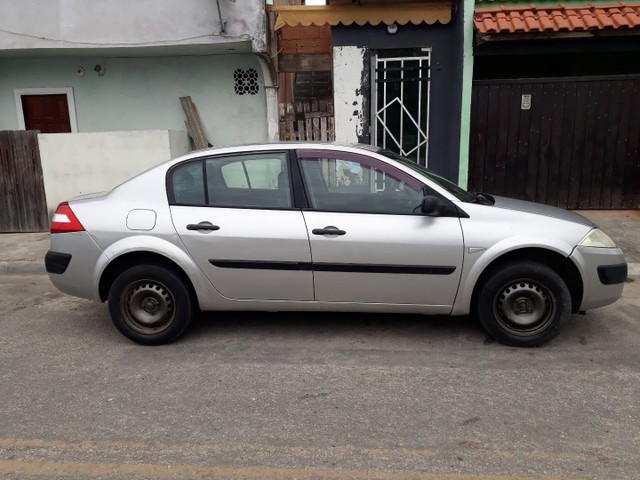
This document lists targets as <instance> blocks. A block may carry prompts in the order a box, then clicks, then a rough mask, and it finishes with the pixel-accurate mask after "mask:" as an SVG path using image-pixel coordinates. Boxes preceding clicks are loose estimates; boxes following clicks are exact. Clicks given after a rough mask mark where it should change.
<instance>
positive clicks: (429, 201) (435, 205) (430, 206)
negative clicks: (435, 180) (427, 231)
mask: <svg viewBox="0 0 640 480" xmlns="http://www.w3.org/2000/svg"><path fill="white" fill-rule="evenodd" d="M448 207H449V205H448V204H447V203H445V201H444V200H442V199H441V198H439V197H436V196H434V195H427V196H426V197H424V198H423V199H422V206H421V208H420V210H421V211H422V213H424V214H425V215H428V216H430V217H437V216H440V215H442V214H445V213H446V212H447V211H448V210H449V208H448Z"/></svg>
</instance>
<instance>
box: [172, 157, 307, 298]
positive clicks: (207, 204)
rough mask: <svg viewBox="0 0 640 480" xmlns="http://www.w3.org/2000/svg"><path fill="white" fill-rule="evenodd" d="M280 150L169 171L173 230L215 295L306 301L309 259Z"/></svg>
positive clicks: (285, 164) (303, 224)
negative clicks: (302, 266) (215, 292)
mask: <svg viewBox="0 0 640 480" xmlns="http://www.w3.org/2000/svg"><path fill="white" fill-rule="evenodd" d="M290 178H291V176H290V172H289V168H288V155H287V154H286V152H262V153H253V154H242V155H231V156H224V157H215V158H209V159H205V160H197V161H194V162H190V163H186V164H181V165H179V166H178V167H174V169H173V170H172V171H170V172H169V178H168V185H169V199H170V203H171V207H170V208H171V215H172V218H173V224H174V226H175V228H176V231H177V232H178V235H179V236H180V238H181V240H182V242H183V243H184V245H185V247H186V248H187V250H188V251H189V253H190V255H191V256H192V257H193V258H194V260H195V261H196V263H197V264H198V265H199V267H200V268H201V270H202V271H203V272H204V274H205V275H206V276H207V278H208V279H209V281H210V282H211V283H212V285H213V286H214V287H215V288H216V290H218V291H219V292H220V293H221V294H222V295H224V296H226V297H228V298H233V299H248V300H313V277H312V273H311V271H310V269H309V268H306V269H301V268H300V267H299V266H300V265H307V266H309V265H310V263H311V253H310V251H309V239H308V236H307V230H306V227H305V223H304V218H303V216H302V213H301V211H300V210H299V209H298V210H296V209H294V208H293V195H292V188H291V181H290Z"/></svg>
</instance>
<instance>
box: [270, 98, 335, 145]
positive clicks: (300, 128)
mask: <svg viewBox="0 0 640 480" xmlns="http://www.w3.org/2000/svg"><path fill="white" fill-rule="evenodd" d="M335 138H336V132H335V123H334V114H333V102H331V101H327V100H313V101H309V102H295V103H281V104H280V140H292V141H323V142H333V141H334V140H335Z"/></svg>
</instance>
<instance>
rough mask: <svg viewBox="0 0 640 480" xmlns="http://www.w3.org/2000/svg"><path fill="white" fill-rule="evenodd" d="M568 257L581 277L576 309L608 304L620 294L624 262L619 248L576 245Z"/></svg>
mask: <svg viewBox="0 0 640 480" xmlns="http://www.w3.org/2000/svg"><path fill="white" fill-rule="evenodd" d="M571 259H572V260H573V261H574V263H575V264H576V265H577V266H578V269H579V270H580V273H581V275H582V280H583V295H582V303H581V304H580V310H583V311H584V310H590V309H592V308H597V307H603V306H605V305H609V304H611V303H613V302H615V301H616V300H618V299H619V298H620V297H621V296H622V289H623V287H624V282H625V280H626V278H627V262H626V260H625V258H624V254H623V253H622V250H620V249H619V248H596V247H576V248H575V249H574V251H573V253H572V254H571Z"/></svg>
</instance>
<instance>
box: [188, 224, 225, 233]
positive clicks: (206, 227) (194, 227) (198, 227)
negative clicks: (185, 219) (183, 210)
mask: <svg viewBox="0 0 640 480" xmlns="http://www.w3.org/2000/svg"><path fill="white" fill-rule="evenodd" d="M187 230H202V231H203V232H213V231H214V230H220V227H219V226H218V225H214V224H213V223H211V222H200V223H190V224H189V225H187Z"/></svg>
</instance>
